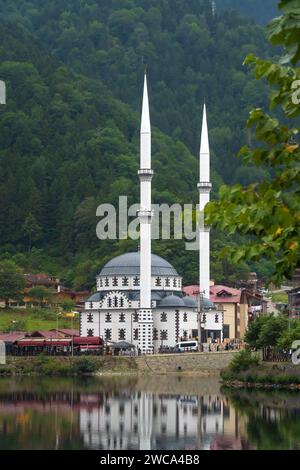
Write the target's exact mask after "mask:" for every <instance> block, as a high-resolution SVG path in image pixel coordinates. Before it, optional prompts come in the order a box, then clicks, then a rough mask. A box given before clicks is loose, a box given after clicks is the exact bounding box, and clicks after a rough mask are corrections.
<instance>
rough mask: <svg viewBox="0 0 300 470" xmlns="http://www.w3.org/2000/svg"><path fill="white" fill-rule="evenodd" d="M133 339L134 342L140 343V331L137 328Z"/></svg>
mask: <svg viewBox="0 0 300 470" xmlns="http://www.w3.org/2000/svg"><path fill="white" fill-rule="evenodd" d="M133 339H134V341H138V339H139V329H138V328H135V329H134V331H133Z"/></svg>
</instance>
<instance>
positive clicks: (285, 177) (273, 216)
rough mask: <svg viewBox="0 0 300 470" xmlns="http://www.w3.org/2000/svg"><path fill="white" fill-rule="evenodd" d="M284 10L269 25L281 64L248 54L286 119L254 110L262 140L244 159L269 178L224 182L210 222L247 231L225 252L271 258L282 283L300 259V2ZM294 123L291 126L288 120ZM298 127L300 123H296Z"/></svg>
mask: <svg viewBox="0 0 300 470" xmlns="http://www.w3.org/2000/svg"><path fill="white" fill-rule="evenodd" d="M279 7H280V8H281V9H282V11H283V15H282V16H281V17H279V18H276V19H275V20H273V21H272V22H271V23H270V25H269V26H268V37H269V40H270V41H271V43H273V44H274V45H279V44H281V45H283V46H284V48H285V51H286V54H285V56H284V57H282V58H281V59H280V61H279V62H278V63H273V62H270V61H266V60H261V59H259V58H257V57H255V56H254V55H249V56H248V57H247V59H246V62H245V63H246V64H250V66H252V67H253V68H254V70H255V74H256V77H257V79H263V78H264V79H266V80H267V81H268V83H269V84H270V85H271V86H272V87H274V90H273V91H272V93H271V96H270V108H271V110H273V109H274V108H275V107H279V108H280V110H281V112H282V114H283V118H282V122H280V121H279V119H276V118H274V117H273V116H271V115H269V114H267V113H266V112H265V111H264V110H263V109H262V108H256V109H253V110H252V111H251V113H250V118H249V121H248V127H250V128H251V127H254V128H255V131H256V138H257V141H258V142H259V144H258V145H257V146H255V147H244V148H242V149H241V152H240V156H241V157H242V158H243V161H244V163H245V164H246V165H247V164H249V163H252V164H254V165H255V166H256V167H258V168H265V169H267V170H268V171H269V174H270V175H271V176H270V177H269V178H268V179H266V180H263V181H261V182H259V183H256V184H250V185H248V186H242V185H235V186H233V187H229V186H223V187H221V189H220V193H219V200H218V202H216V203H211V204H210V205H209V207H208V211H207V216H208V217H207V218H208V223H210V224H212V225H215V226H217V227H218V228H220V229H221V230H225V231H226V232H227V233H229V234H230V235H233V234H235V233H238V234H240V235H247V236H249V240H250V242H249V243H247V244H245V245H242V246H241V247H240V248H239V249H235V248H234V249H227V248H226V250H224V252H223V255H225V254H226V256H229V259H231V261H233V262H235V263H239V262H240V261H241V260H262V259H264V258H267V259H268V260H270V261H272V262H273V273H272V279H273V281H274V282H275V283H276V284H280V283H281V282H282V280H283V278H284V277H286V278H290V277H291V276H292V274H293V272H294V270H295V268H296V266H297V264H298V263H299V258H300V241H299V240H300V148H299V138H298V132H299V118H298V117H299V115H300V103H299V104H296V100H295V83H297V81H298V80H300V69H299V67H297V66H296V64H297V63H298V61H299V59H300V44H299V37H300V5H299V2H298V1H295V0H282V1H281V2H280V4H279ZM289 120H290V121H291V122H292V125H293V126H294V127H289V126H288V121H289ZM297 126H298V127H297Z"/></svg>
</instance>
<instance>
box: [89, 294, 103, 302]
mask: <svg viewBox="0 0 300 470" xmlns="http://www.w3.org/2000/svg"><path fill="white" fill-rule="evenodd" d="M100 300H101V294H100V292H96V293H95V294H93V295H91V297H90V298H89V299H87V301H86V302H100Z"/></svg>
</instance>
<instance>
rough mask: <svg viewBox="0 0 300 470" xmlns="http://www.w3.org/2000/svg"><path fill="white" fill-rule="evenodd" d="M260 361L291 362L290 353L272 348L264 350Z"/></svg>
mask: <svg viewBox="0 0 300 470" xmlns="http://www.w3.org/2000/svg"><path fill="white" fill-rule="evenodd" d="M262 359H263V361H265V362H288V361H290V360H291V352H290V351H283V350H278V349H274V348H264V349H263V352H262Z"/></svg>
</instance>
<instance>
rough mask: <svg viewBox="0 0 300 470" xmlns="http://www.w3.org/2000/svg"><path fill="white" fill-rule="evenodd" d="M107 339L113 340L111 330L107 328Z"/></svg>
mask: <svg viewBox="0 0 300 470" xmlns="http://www.w3.org/2000/svg"><path fill="white" fill-rule="evenodd" d="M105 339H106V341H110V340H111V330H110V329H108V328H106V330H105Z"/></svg>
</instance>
